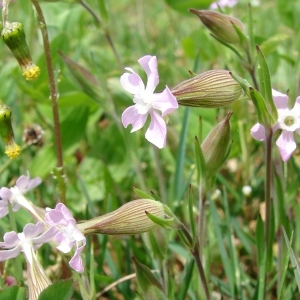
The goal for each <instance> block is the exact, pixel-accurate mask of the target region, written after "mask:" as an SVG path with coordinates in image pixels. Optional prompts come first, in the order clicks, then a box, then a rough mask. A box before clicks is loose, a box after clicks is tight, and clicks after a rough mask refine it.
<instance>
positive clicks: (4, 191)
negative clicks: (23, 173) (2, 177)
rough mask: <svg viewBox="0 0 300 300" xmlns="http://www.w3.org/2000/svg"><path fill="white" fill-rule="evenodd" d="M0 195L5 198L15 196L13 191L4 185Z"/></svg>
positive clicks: (8, 198)
mask: <svg viewBox="0 0 300 300" xmlns="http://www.w3.org/2000/svg"><path fill="white" fill-rule="evenodd" d="M0 197H1V198H2V199H3V200H10V199H11V198H12V197H13V193H12V192H11V190H10V189H8V188H7V187H3V188H1V189H0Z"/></svg>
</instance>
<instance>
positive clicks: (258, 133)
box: [250, 123, 266, 141]
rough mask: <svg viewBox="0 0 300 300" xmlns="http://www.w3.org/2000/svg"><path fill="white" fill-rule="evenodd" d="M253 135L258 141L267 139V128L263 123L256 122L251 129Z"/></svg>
mask: <svg viewBox="0 0 300 300" xmlns="http://www.w3.org/2000/svg"><path fill="white" fill-rule="evenodd" d="M250 132H251V135H252V137H253V138H254V139H255V140H257V141H265V140H266V130H265V127H264V126H263V125H261V124H260V123H256V124H255V125H254V126H253V127H252V128H251V130H250Z"/></svg>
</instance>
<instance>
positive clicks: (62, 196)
mask: <svg viewBox="0 0 300 300" xmlns="http://www.w3.org/2000/svg"><path fill="white" fill-rule="evenodd" d="M31 2H32V4H33V6H34V7H35V10H36V13H37V16H38V21H39V25H40V29H41V32H42V37H43V44H44V50H45V58H46V66H47V73H48V80H49V88H50V97H51V103H52V114H53V122H54V136H55V150H56V158H57V167H58V168H59V169H61V172H60V173H61V174H62V175H63V174H64V171H63V153H62V144H61V133H60V122H59V111H58V104H57V99H58V92H57V88H56V84H55V75H54V70H53V64H52V57H51V51H50V44H49V37H48V30H47V25H46V22H45V18H44V14H43V12H42V9H41V7H40V5H39V3H38V1H37V0H31ZM60 201H61V202H62V203H65V202H66V195H65V188H63V189H60Z"/></svg>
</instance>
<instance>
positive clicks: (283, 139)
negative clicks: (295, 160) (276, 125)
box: [276, 130, 297, 161]
mask: <svg viewBox="0 0 300 300" xmlns="http://www.w3.org/2000/svg"><path fill="white" fill-rule="evenodd" d="M276 145H277V147H278V149H279V152H280V155H281V158H282V160H283V161H287V160H288V159H289V158H290V157H291V155H292V154H293V152H294V151H295V149H296V147H297V146H296V142H295V140H294V132H290V131H286V130H283V131H282V133H281V135H280V137H279V138H278V140H277V141H276Z"/></svg>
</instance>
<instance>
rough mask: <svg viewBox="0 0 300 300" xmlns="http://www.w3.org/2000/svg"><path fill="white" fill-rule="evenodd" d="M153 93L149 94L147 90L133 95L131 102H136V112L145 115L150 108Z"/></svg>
mask: <svg viewBox="0 0 300 300" xmlns="http://www.w3.org/2000/svg"><path fill="white" fill-rule="evenodd" d="M152 98H153V94H152V93H151V94H149V93H147V92H145V91H144V92H143V93H141V94H136V95H134V99H133V102H134V103H136V108H137V110H138V113H139V114H141V115H145V114H147V113H148V112H149V110H150V109H151V108H152V100H153V99H152Z"/></svg>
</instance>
